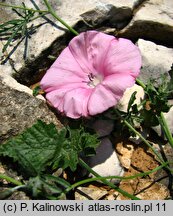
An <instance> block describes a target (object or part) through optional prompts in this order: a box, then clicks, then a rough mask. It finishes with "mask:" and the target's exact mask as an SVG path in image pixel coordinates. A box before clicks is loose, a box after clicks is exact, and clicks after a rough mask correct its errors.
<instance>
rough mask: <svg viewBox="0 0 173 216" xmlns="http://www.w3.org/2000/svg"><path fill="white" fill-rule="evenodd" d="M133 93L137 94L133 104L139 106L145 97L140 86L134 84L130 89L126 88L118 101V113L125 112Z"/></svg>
mask: <svg viewBox="0 0 173 216" xmlns="http://www.w3.org/2000/svg"><path fill="white" fill-rule="evenodd" d="M135 91H136V92H137V93H136V100H135V101H134V103H135V104H137V105H139V104H140V103H141V102H142V100H143V99H144V96H145V93H144V90H143V88H142V87H141V86H139V85H137V84H135V85H133V86H132V87H131V88H127V89H126V91H125V92H124V95H123V97H122V98H121V99H120V100H119V103H118V105H117V108H118V109H119V110H120V111H123V112H127V108H128V103H129V100H130V97H131V95H132V94H133V93H134V92H135Z"/></svg>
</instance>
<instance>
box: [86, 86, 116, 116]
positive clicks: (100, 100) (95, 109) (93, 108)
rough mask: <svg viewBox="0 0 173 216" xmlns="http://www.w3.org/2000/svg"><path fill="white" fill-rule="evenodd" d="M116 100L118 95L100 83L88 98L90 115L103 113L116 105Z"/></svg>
mask: <svg viewBox="0 0 173 216" xmlns="http://www.w3.org/2000/svg"><path fill="white" fill-rule="evenodd" d="M116 102H117V99H116V95H114V94H113V93H112V91H110V90H109V89H106V88H105V87H104V86H103V85H101V84H99V85H97V86H96V87H95V89H94V90H93V92H92V94H91V96H90V98H89V100H88V112H89V114H90V115H96V114H98V113H102V112H103V111H105V110H107V109H108V108H110V107H112V106H114V105H115V104H116Z"/></svg>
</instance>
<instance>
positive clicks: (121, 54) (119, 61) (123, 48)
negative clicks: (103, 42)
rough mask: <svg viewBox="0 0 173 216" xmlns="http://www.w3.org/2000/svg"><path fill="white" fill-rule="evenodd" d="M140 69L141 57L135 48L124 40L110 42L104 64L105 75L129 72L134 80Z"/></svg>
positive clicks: (128, 41)
mask: <svg viewBox="0 0 173 216" xmlns="http://www.w3.org/2000/svg"><path fill="white" fill-rule="evenodd" d="M140 68H141V55H140V51H139V49H138V47H137V46H135V45H134V44H133V43H132V42H131V41H130V40H128V39H124V38H119V39H118V40H112V41H111V45H110V48H109V51H108V53H107V56H106V59H105V64H104V70H105V73H106V75H110V74H115V73H122V72H123V73H129V72H130V73H131V75H132V76H134V77H135V78H136V77H137V76H138V75H139V71H140Z"/></svg>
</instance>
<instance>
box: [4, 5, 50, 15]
mask: <svg viewBox="0 0 173 216" xmlns="http://www.w3.org/2000/svg"><path fill="white" fill-rule="evenodd" d="M0 6H2V7H11V8H16V9H22V10H27V11H32V12H37V13H48V11H47V10H35V9H33V8H26V7H22V6H16V5H9V4H4V3H0Z"/></svg>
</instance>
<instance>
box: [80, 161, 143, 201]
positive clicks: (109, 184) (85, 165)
mask: <svg viewBox="0 0 173 216" xmlns="http://www.w3.org/2000/svg"><path fill="white" fill-rule="evenodd" d="M79 164H80V166H82V167H84V168H85V169H87V170H88V171H89V172H90V173H92V174H93V175H94V176H96V177H101V176H100V175H99V174H98V173H96V172H95V171H94V170H92V169H91V168H90V167H89V166H88V165H87V164H86V163H85V162H84V161H83V160H82V159H81V158H80V159H79ZM101 181H102V182H103V183H104V184H106V185H108V186H109V187H111V188H113V189H115V190H116V191H118V192H119V193H121V194H123V195H124V196H127V197H128V198H131V199H132V200H140V199H139V198H138V197H136V196H133V195H131V194H129V193H127V192H126V191H124V190H122V189H120V188H118V187H117V186H116V185H114V184H113V183H111V182H109V181H107V180H106V179H101Z"/></svg>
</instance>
